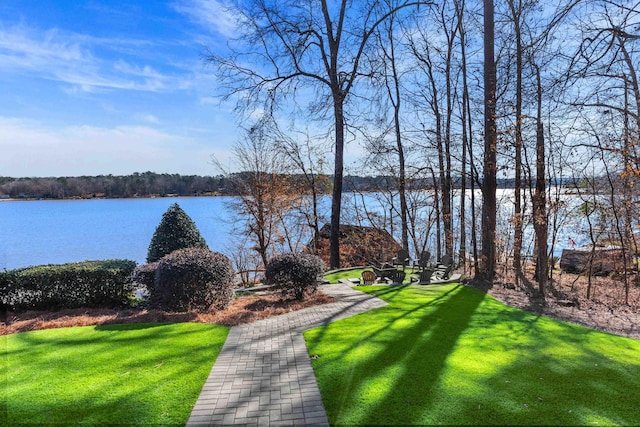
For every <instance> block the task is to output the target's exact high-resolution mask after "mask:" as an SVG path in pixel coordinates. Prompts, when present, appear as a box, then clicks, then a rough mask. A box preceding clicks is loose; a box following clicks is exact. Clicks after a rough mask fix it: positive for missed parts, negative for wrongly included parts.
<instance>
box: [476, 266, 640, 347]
mask: <svg viewBox="0 0 640 427" xmlns="http://www.w3.org/2000/svg"><path fill="white" fill-rule="evenodd" d="M470 284H471V285H472V286H477V287H480V288H482V285H474V284H473V283H470ZM514 284H515V280H514V278H513V277H508V276H507V277H504V276H503V277H498V279H497V280H496V281H495V282H494V283H493V286H491V287H490V288H489V289H486V287H484V290H486V291H487V292H488V293H489V294H490V295H492V296H493V297H494V298H496V299H498V300H500V301H502V302H504V303H505V304H508V305H510V306H512V307H518V308H521V309H524V310H527V311H530V312H532V313H536V314H541V315H545V316H549V317H552V318H554V319H558V320H564V321H568V322H572V323H578V324H581V325H584V326H587V327H589V328H592V329H597V330H600V331H604V332H609V333H612V334H616V335H622V336H626V337H630V338H635V339H640V286H638V285H637V284H635V283H630V284H629V298H628V304H626V303H625V285H624V281H623V278H621V277H592V283H591V296H590V298H589V299H587V297H586V295H587V286H588V279H587V277H585V276H583V275H576V274H567V273H556V274H555V276H554V280H553V282H552V283H550V285H549V288H548V290H547V292H546V293H545V298H544V302H543V299H542V298H540V293H539V292H538V290H537V288H536V286H537V284H536V283H520V285H519V286H518V287H515V286H513V285H514Z"/></svg>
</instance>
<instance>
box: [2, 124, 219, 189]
mask: <svg viewBox="0 0 640 427" xmlns="http://www.w3.org/2000/svg"><path fill="white" fill-rule="evenodd" d="M150 117H153V116H150ZM0 135H1V136H0V152H1V153H2V155H1V156H0V176H13V177H23V176H77V175H98V174H130V173H132V172H136V171H138V172H140V171H146V170H150V171H157V172H167V173H182V174H201V175H206V174H213V173H215V171H214V170H213V167H212V166H211V165H210V156H211V154H212V152H214V151H215V149H214V148H212V147H210V146H208V141H209V140H210V139H211V135H199V136H197V137H191V136H183V135H178V134H172V133H169V132H164V131H161V130H158V129H156V128H153V127H150V126H117V127H113V128H102V127H95V126H67V127H61V128H54V127H48V126H46V125H45V124H43V123H40V122H37V121H33V120H26V119H19V118H8V117H0Z"/></svg>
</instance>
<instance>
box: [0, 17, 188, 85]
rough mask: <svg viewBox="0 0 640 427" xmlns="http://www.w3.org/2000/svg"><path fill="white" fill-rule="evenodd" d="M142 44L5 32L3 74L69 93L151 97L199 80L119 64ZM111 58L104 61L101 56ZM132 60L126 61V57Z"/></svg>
mask: <svg viewBox="0 0 640 427" xmlns="http://www.w3.org/2000/svg"><path fill="white" fill-rule="evenodd" d="M140 43H143V44H145V43H148V42H142V41H139V40H130V41H127V40H123V39H104V38H93V37H90V36H86V35H82V34H77V33H69V32H62V31H59V30H57V29H50V30H47V31H38V30H34V29H30V28H26V27H23V26H15V27H11V28H9V29H7V28H2V27H0V72H3V71H4V72H8V73H13V74H16V75H20V74H22V73H29V74H30V75H32V76H36V77H40V78H44V79H48V80H54V81H59V82H61V83H65V84H69V85H72V86H73V87H72V88H66V91H67V93H70V94H71V93H74V91H75V92H77V91H85V92H93V91H96V90H104V89H120V90H136V91H149V92H162V91H175V90H183V89H186V88H188V87H189V86H190V80H191V79H192V78H193V76H191V75H190V74H189V73H186V74H181V75H170V74H165V73H162V72H161V71H158V70H157V69H155V68H154V67H152V66H151V65H149V64H141V65H139V64H131V63H129V62H127V61H125V60H124V59H121V58H120V59H118V55H119V54H121V53H122V52H121V48H122V47H123V46H128V47H129V48H130V47H131V46H138V47H139V46H140ZM98 48H100V49H106V50H107V51H108V55H109V56H115V62H113V61H114V59H113V58H110V59H107V57H104V55H103V57H99V56H98V55H96V54H95V52H96V50H97V49H98ZM125 56H126V55H125Z"/></svg>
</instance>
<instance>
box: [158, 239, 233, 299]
mask: <svg viewBox="0 0 640 427" xmlns="http://www.w3.org/2000/svg"><path fill="white" fill-rule="evenodd" d="M233 279H234V271H233V266H232V265H231V261H230V260H229V258H227V257H226V256H225V255H223V254H221V253H218V252H212V251H210V250H208V249H202V248H186V249H179V250H177V251H173V252H171V253H170V254H169V255H166V256H164V257H162V259H160V261H158V262H157V263H156V268H155V276H154V282H153V287H151V288H150V289H149V291H150V292H149V293H150V296H151V304H152V305H153V306H155V307H158V308H161V309H164V310H171V311H192V310H193V311H208V310H211V309H214V310H222V309H224V308H226V307H227V306H228V305H229V303H230V302H231V300H232V299H233V288H234V285H233Z"/></svg>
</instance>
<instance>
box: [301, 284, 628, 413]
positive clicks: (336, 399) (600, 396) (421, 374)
mask: <svg viewBox="0 0 640 427" xmlns="http://www.w3.org/2000/svg"><path fill="white" fill-rule="evenodd" d="M358 289H361V290H364V291H366V292H368V293H371V294H373V295H376V296H378V297H380V298H382V299H384V300H386V301H388V302H389V305H388V306H386V307H383V308H379V309H376V310H373V311H370V312H367V313H363V314H360V315H358V316H354V317H351V318H347V319H344V320H340V321H338V322H334V323H331V324H329V325H327V326H323V327H320V328H315V329H313V330H310V331H307V332H306V333H305V339H306V341H307V346H308V348H309V352H310V354H312V355H317V356H316V357H314V358H313V360H312V363H313V366H314V369H315V372H316V377H317V379H318V383H319V386H320V390H321V393H322V397H323V401H324V405H325V408H326V410H327V414H328V416H329V421H330V423H331V424H333V425H363V424H396V425H397V424H413V425H416V424H418V425H432V424H448V425H462V424H467V425H469V424H473V425H498V424H500V425H527V424H529V425H531V424H534V425H636V424H637V421H638V419H640V408H639V407H638V404H637V396H638V395H639V394H640V359H638V354H640V341H637V340H633V339H629V338H624V337H619V336H615V335H610V334H607V333H603V332H599V331H594V330H592V329H588V328H585V327H582V326H579V325H575V324H570V323H565V322H560V321H556V320H552V319H550V318H546V317H541V316H537V315H534V314H531V313H527V312H525V311H522V310H519V309H516V308H512V307H509V306H506V305H504V304H502V303H500V302H498V301H496V300H495V299H494V298H492V297H491V296H490V295H487V294H485V293H483V292H481V291H478V290H476V289H474V288H470V287H465V286H461V285H455V284H454V285H442V286H429V287H417V286H409V287H379V286H378V287H376V286H374V287H359V288H358Z"/></svg>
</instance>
